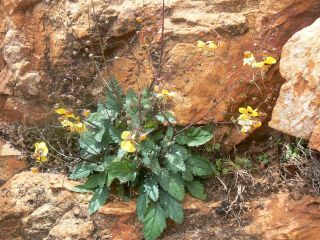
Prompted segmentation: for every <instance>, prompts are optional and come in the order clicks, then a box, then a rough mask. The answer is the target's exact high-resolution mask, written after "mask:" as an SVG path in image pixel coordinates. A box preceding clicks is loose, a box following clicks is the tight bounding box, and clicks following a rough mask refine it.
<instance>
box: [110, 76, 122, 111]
mask: <svg viewBox="0 0 320 240" xmlns="http://www.w3.org/2000/svg"><path fill="white" fill-rule="evenodd" d="M106 106H107V108H108V109H109V110H111V111H112V112H113V114H119V113H120V112H121V110H122V108H123V93H122V90H121V87H120V85H119V83H118V82H117V80H116V79H115V78H112V79H111V81H109V82H108V84H107V99H106Z"/></svg>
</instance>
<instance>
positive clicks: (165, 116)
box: [155, 112, 177, 124]
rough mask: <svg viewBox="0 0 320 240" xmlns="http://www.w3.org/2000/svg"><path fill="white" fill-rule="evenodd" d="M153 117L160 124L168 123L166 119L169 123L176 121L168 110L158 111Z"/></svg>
mask: <svg viewBox="0 0 320 240" xmlns="http://www.w3.org/2000/svg"><path fill="white" fill-rule="evenodd" d="M155 117H156V119H157V120H158V121H159V122H161V123H162V124H168V121H169V123H177V120H176V118H175V116H173V114H172V113H170V112H162V113H158V114H157V115H156V116H155Z"/></svg>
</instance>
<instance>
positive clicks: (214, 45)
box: [206, 41, 218, 50]
mask: <svg viewBox="0 0 320 240" xmlns="http://www.w3.org/2000/svg"><path fill="white" fill-rule="evenodd" d="M206 46H207V47H208V49H209V50H214V49H216V48H218V47H217V45H216V44H215V43H214V42H213V41H208V42H206Z"/></svg>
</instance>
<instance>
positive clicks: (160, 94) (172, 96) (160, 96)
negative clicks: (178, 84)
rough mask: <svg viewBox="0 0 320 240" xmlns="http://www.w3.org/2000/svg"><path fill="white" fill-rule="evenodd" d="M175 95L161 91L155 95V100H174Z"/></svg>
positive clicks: (164, 90)
mask: <svg viewBox="0 0 320 240" xmlns="http://www.w3.org/2000/svg"><path fill="white" fill-rule="evenodd" d="M176 96H177V94H176V93H175V92H169V91H168V90H166V89H163V90H162V91H161V92H160V93H158V94H157V95H156V97H157V98H174V97H176Z"/></svg>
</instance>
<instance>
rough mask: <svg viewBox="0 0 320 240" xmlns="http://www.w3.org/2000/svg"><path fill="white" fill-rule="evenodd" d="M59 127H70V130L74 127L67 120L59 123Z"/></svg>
mask: <svg viewBox="0 0 320 240" xmlns="http://www.w3.org/2000/svg"><path fill="white" fill-rule="evenodd" d="M61 125H62V126H63V127H70V128H73V127H74V123H73V122H70V121H69V120H63V121H62V122H61Z"/></svg>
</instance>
